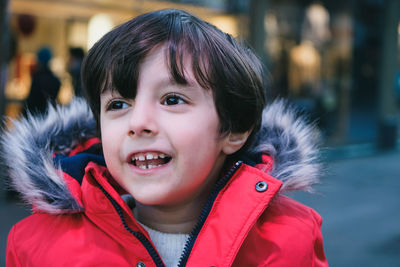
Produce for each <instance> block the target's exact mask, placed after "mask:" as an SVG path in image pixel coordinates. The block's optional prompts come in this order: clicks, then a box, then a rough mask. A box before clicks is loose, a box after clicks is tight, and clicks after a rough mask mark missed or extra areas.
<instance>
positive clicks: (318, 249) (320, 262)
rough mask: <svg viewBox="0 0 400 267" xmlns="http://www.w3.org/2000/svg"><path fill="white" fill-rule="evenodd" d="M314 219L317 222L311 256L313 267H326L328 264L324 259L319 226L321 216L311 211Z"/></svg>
mask: <svg viewBox="0 0 400 267" xmlns="http://www.w3.org/2000/svg"><path fill="white" fill-rule="evenodd" d="M312 212H313V215H314V218H315V220H316V222H317V225H316V226H315V228H314V255H313V265H312V266H313V267H325V266H328V262H327V260H326V257H325V253H324V248H323V241H322V233H321V225H322V218H321V216H320V215H319V214H318V213H317V212H315V211H314V210H312Z"/></svg>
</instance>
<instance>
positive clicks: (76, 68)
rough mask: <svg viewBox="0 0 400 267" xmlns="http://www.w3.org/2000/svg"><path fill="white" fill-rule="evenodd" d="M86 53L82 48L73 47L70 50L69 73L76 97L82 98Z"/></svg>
mask: <svg viewBox="0 0 400 267" xmlns="http://www.w3.org/2000/svg"><path fill="white" fill-rule="evenodd" d="M84 57H85V51H84V50H83V49H82V48H80V47H71V48H70V49H69V62H68V72H69V74H70V75H71V78H72V86H73V87H74V92H75V96H82V95H83V92H82V86H81V65H82V61H83V58H84Z"/></svg>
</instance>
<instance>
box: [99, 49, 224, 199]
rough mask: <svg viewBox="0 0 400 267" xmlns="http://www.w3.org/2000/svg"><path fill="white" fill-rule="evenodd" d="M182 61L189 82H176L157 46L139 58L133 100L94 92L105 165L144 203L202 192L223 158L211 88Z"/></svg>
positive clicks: (213, 177)
mask: <svg viewBox="0 0 400 267" xmlns="http://www.w3.org/2000/svg"><path fill="white" fill-rule="evenodd" d="M184 64H185V66H186V72H185V75H186V78H187V80H188V81H189V83H190V84H189V85H178V84H176V83H175V82H174V81H172V80H171V79H170V74H169V73H170V72H169V69H168V67H167V62H166V61H165V54H164V48H163V47H161V48H158V49H156V50H154V51H152V52H151V53H150V54H149V55H148V56H147V57H146V58H145V59H144V61H143V62H142V63H141V66H140V69H139V70H140V72H139V73H140V74H139V79H138V85H137V94H136V98H135V99H125V98H122V97H121V96H120V95H118V93H117V92H115V93H111V92H110V91H109V90H108V91H106V92H105V93H104V94H102V95H101V97H100V98H101V112H100V122H101V136H102V143H103V151H104V156H105V160H106V163H107V167H108V169H109V171H110V173H111V174H112V176H113V177H114V179H115V180H116V181H117V182H118V183H119V184H120V185H121V186H122V187H123V188H124V189H125V190H126V191H128V192H129V193H130V194H131V195H132V196H133V197H134V198H135V199H136V200H137V201H138V202H140V203H142V204H144V205H176V204H186V203H187V202H188V201H196V199H198V198H202V197H205V196H206V195H208V190H207V189H209V188H210V187H211V186H212V185H213V184H214V183H215V180H216V179H217V177H218V175H219V172H220V170H221V167H222V165H223V163H224V160H225V157H226V154H225V153H224V151H223V149H224V146H225V145H226V139H227V137H221V135H220V133H219V118H218V115H217V112H216V108H215V104H214V100H213V96H212V93H211V91H206V90H204V89H203V88H201V87H200V86H199V85H198V83H197V82H196V81H195V79H194V77H193V73H192V71H191V68H190V66H191V65H190V60H188V59H187V58H186V59H185V60H184ZM127 75H129V74H128V73H127Z"/></svg>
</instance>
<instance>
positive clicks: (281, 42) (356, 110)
mask: <svg viewBox="0 0 400 267" xmlns="http://www.w3.org/2000/svg"><path fill="white" fill-rule="evenodd" d="M399 3H400V1H397V0H350V1H348V0H326V1H311V0H300V1H299V0H252V1H246V0H214V1H212V0H202V1H194V0H193V1H190V0H186V1H185V0H180V1H178V0H176V1H145V0H131V1H112V0H58V1H53V0H10V1H9V10H10V20H9V24H10V27H9V28H10V31H9V33H10V35H9V36H10V38H9V40H10V47H11V48H15V49H10V51H11V52H10V53H11V54H12V55H13V56H12V59H11V60H10V62H9V64H8V74H7V76H8V79H7V85H6V89H5V92H4V94H5V99H6V106H5V107H6V110H5V113H6V115H8V116H12V117H15V116H18V114H19V112H20V110H21V108H22V103H23V100H24V99H25V98H26V96H27V94H28V93H29V85H30V79H31V72H32V68H33V66H34V65H35V62H36V58H35V52H36V51H37V50H38V49H39V48H40V47H42V46H49V47H51V49H52V50H53V53H54V57H53V59H52V61H51V68H52V70H53V71H54V72H55V73H56V74H57V76H58V77H59V78H60V79H61V81H62V88H61V91H60V94H59V97H58V98H59V101H60V102H61V103H68V102H69V100H70V99H71V97H73V94H74V90H73V81H72V78H73V77H72V76H71V71H70V69H69V68H70V67H71V66H70V65H71V64H70V63H71V60H70V57H71V56H70V54H69V51H70V48H82V49H83V51H87V49H88V48H90V46H91V45H92V44H93V42H94V41H95V40H97V38H98V37H99V36H101V35H102V34H104V33H105V32H106V31H108V30H109V29H111V28H112V27H114V26H115V25H118V24H119V23H121V22H124V21H126V20H128V19H129V18H131V17H133V16H136V15H138V14H140V13H144V12H148V11H151V10H156V9H160V8H172V7H173V8H182V9H185V10H188V11H190V12H192V13H194V14H196V15H198V16H200V17H202V18H203V19H206V20H208V21H210V22H211V23H213V24H216V25H217V26H218V27H220V28H222V29H223V30H224V31H227V32H230V33H231V34H233V35H234V36H237V37H238V38H240V39H244V40H246V41H247V42H248V43H249V44H250V45H251V46H252V47H253V48H254V49H255V50H256V52H257V53H258V54H259V56H260V58H261V59H262V60H263V61H264V63H265V65H266V66H267V69H268V71H269V73H270V85H271V87H270V90H269V96H270V99H273V98H276V97H286V98H289V99H291V100H292V101H293V102H294V103H295V104H296V105H298V106H299V107H300V108H301V109H302V110H304V112H306V113H307V114H309V116H310V118H311V119H312V120H314V121H315V122H316V123H318V125H319V126H320V128H321V129H322V131H323V133H324V137H325V141H326V142H327V143H328V144H330V145H332V144H334V145H345V144H351V143H363V142H373V143H376V144H379V145H381V146H382V147H393V145H394V144H395V143H396V140H397V139H398V137H399V134H398V133H399V130H398V128H399V127H398V125H399V116H398V115H399V108H400V67H399V61H400V60H399V58H400V57H399V54H400V53H399V50H400V37H399V36H400V24H399V21H400V4H399Z"/></svg>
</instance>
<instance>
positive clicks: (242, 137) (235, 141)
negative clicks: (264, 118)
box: [222, 130, 252, 155]
mask: <svg viewBox="0 0 400 267" xmlns="http://www.w3.org/2000/svg"><path fill="white" fill-rule="evenodd" d="M251 131H252V130H248V131H246V132H244V133H229V134H228V136H226V137H225V140H224V146H223V148H222V151H223V152H224V153H225V154H226V155H230V154H233V153H235V152H237V151H238V150H239V149H240V148H242V146H243V145H244V144H245V143H246V141H247V138H248V137H249V135H250V134H251Z"/></svg>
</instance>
